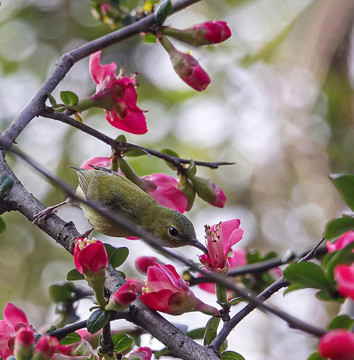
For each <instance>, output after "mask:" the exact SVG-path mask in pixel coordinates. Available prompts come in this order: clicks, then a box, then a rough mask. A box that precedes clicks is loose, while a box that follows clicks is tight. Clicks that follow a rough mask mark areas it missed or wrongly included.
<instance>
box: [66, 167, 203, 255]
mask: <svg viewBox="0 0 354 360" xmlns="http://www.w3.org/2000/svg"><path fill="white" fill-rule="evenodd" d="M73 169H74V170H76V172H77V175H78V177H79V186H78V188H77V190H76V193H77V195H79V196H81V197H83V198H85V199H87V200H93V201H95V202H97V203H98V204H99V205H100V206H102V209H106V210H112V211H114V212H115V213H116V214H122V215H124V216H126V217H127V218H129V219H130V220H132V221H133V222H134V223H135V224H137V225H138V226H139V227H140V228H142V229H143V230H146V231H149V232H150V233H152V234H154V235H156V237H157V238H158V239H159V240H161V245H162V246H166V247H179V246H184V245H191V246H194V247H196V248H198V249H200V250H202V251H203V252H205V253H206V254H207V253H208V251H207V249H206V247H205V246H204V245H202V244H201V243H200V242H199V241H198V240H197V239H196V234H195V230H194V226H193V224H192V223H191V221H190V220H189V219H187V218H186V217H185V216H184V215H183V214H181V213H180V212H178V211H176V210H172V209H169V208H166V207H164V206H161V205H160V204H158V203H157V201H156V200H155V199H153V198H152V197H151V196H150V195H149V194H147V193H146V192H144V191H143V190H141V189H140V188H139V187H138V186H136V185H135V184H134V183H132V182H131V181H130V180H128V179H126V178H125V177H124V176H121V175H119V174H118V173H116V172H114V171H111V170H108V169H105V168H100V167H95V168H93V169H92V170H87V169H79V168H74V167H73ZM69 202H72V201H69ZM78 205H79V206H80V207H81V209H82V210H83V211H84V214H85V217H86V218H87V220H88V222H89V223H90V225H91V226H92V227H93V228H94V229H95V230H97V231H98V232H100V233H101V234H104V235H108V236H113V237H121V236H122V237H127V236H134V234H133V233H132V232H130V231H128V230H126V229H124V228H123V227H122V226H120V225H118V224H117V223H115V222H113V221H111V220H110V219H107V218H106V217H105V216H103V215H101V214H100V213H99V212H97V211H96V210H94V209H92V208H91V207H89V206H87V205H86V204H82V203H80V204H78Z"/></svg>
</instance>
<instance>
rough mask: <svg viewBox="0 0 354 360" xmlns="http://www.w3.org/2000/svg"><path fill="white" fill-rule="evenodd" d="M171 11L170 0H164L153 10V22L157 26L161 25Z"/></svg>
mask: <svg viewBox="0 0 354 360" xmlns="http://www.w3.org/2000/svg"><path fill="white" fill-rule="evenodd" d="M171 12H172V3H171V0H164V1H162V2H161V4H160V5H159V6H158V7H157V9H156V11H155V23H156V25H157V26H162V25H163V23H164V22H165V20H166V18H167V16H168V15H169V14H170V13H171Z"/></svg>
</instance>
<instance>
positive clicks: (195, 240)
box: [191, 239, 209, 256]
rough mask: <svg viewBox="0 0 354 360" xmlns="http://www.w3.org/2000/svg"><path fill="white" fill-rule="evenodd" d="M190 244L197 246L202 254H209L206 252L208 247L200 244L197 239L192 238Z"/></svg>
mask: <svg viewBox="0 0 354 360" xmlns="http://www.w3.org/2000/svg"><path fill="white" fill-rule="evenodd" d="M191 241H192V244H191V245H192V246H194V247H196V248H198V249H199V250H202V251H203V253H204V254H206V255H207V256H209V253H208V249H207V248H206V247H205V246H204V245H203V244H201V243H200V242H199V241H198V240H197V239H192V240H191Z"/></svg>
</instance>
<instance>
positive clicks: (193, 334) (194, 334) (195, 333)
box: [186, 327, 205, 340]
mask: <svg viewBox="0 0 354 360" xmlns="http://www.w3.org/2000/svg"><path fill="white" fill-rule="evenodd" d="M204 333H205V328H203V327H202V328H198V329H193V330H191V331H188V332H187V333H186V335H187V336H189V337H190V338H191V339H194V340H197V339H203V337H204Z"/></svg>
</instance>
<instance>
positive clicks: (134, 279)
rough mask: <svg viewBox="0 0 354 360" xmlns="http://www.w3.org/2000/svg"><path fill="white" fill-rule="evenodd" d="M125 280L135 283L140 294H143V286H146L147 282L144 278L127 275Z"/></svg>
mask: <svg viewBox="0 0 354 360" xmlns="http://www.w3.org/2000/svg"><path fill="white" fill-rule="evenodd" d="M125 280H126V281H127V282H129V283H133V284H135V286H136V288H137V290H138V294H141V293H142V291H143V290H142V289H143V287H144V286H145V283H144V281H143V280H141V279H137V278H131V277H127V278H126V279H125Z"/></svg>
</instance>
